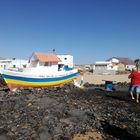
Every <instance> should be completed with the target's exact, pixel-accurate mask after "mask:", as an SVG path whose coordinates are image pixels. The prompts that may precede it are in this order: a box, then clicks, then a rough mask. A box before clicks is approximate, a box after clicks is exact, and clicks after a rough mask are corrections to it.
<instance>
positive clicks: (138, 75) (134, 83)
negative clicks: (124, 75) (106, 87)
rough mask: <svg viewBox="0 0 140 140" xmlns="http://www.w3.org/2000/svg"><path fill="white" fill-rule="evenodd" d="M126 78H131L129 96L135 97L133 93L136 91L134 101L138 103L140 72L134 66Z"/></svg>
mask: <svg viewBox="0 0 140 140" xmlns="http://www.w3.org/2000/svg"><path fill="white" fill-rule="evenodd" d="M128 78H131V88H130V94H131V97H132V99H135V98H134V93H135V92H136V102H137V103H139V94H140V91H139V89H140V72H138V71H137V70H136V68H133V69H132V72H131V73H130V75H129V76H128Z"/></svg>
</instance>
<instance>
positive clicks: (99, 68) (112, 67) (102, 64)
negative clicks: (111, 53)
mask: <svg viewBox="0 0 140 140" xmlns="http://www.w3.org/2000/svg"><path fill="white" fill-rule="evenodd" d="M116 71H117V65H116V64H115V63H114V62H111V61H97V62H96V63H95V65H94V73H95V74H115V73H116Z"/></svg>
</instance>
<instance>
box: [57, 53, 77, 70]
mask: <svg viewBox="0 0 140 140" xmlns="http://www.w3.org/2000/svg"><path fill="white" fill-rule="evenodd" d="M57 57H58V58H59V59H60V60H61V62H59V63H58V64H59V65H60V66H61V67H64V68H66V69H72V68H73V66H74V64H73V56H72V55H57Z"/></svg>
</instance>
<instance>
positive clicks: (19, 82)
mask: <svg viewBox="0 0 140 140" xmlns="http://www.w3.org/2000/svg"><path fill="white" fill-rule="evenodd" d="M75 78H76V76H74V77H71V78H68V79H65V80H59V81H54V82H27V81H21V80H13V79H8V78H4V79H5V81H6V83H7V84H16V85H21V86H31V87H40V86H42V87H45V86H53V85H59V84H64V83H67V82H70V81H72V80H73V79H75Z"/></svg>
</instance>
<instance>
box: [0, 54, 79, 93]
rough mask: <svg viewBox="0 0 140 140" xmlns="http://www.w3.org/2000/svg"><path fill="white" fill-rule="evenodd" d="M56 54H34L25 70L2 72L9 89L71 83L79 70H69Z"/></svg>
mask: <svg viewBox="0 0 140 140" xmlns="http://www.w3.org/2000/svg"><path fill="white" fill-rule="evenodd" d="M59 62H61V60H60V58H58V57H57V55H56V54H54V53H38V52H37V53H33V54H32V56H31V57H30V59H29V66H28V67H27V68H23V69H18V70H17V69H16V70H13V69H7V70H2V72H1V75H2V77H3V78H4V80H5V82H6V84H7V86H8V88H9V89H10V90H11V91H14V90H16V89H17V88H28V87H36V88H37V87H49V86H57V85H61V84H65V83H68V82H71V81H72V80H74V79H75V78H76V75H77V74H78V71H77V69H72V68H68V67H67V69H66V67H65V66H63V65H62V64H61V65H59Z"/></svg>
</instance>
